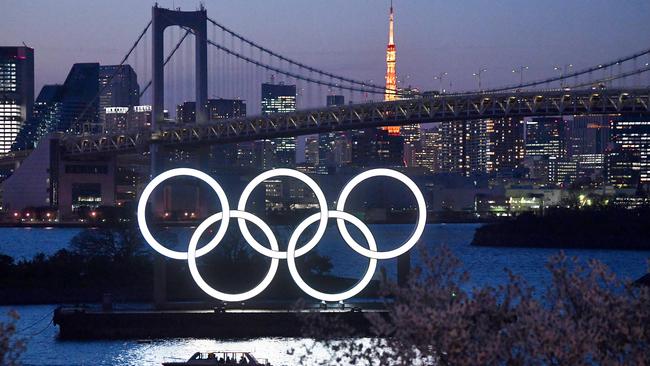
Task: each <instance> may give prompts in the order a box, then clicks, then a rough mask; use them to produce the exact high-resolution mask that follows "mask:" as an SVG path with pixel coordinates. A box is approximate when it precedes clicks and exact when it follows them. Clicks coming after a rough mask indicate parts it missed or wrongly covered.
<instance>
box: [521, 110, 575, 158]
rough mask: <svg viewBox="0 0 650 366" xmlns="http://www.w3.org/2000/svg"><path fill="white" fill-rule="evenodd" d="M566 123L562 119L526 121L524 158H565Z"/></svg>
mask: <svg viewBox="0 0 650 366" xmlns="http://www.w3.org/2000/svg"><path fill="white" fill-rule="evenodd" d="M566 142H567V139H566V123H565V121H564V119H562V117H536V118H534V119H531V120H528V121H526V156H527V157H529V156H543V157H555V158H557V159H565V158H566V157H567V144H566Z"/></svg>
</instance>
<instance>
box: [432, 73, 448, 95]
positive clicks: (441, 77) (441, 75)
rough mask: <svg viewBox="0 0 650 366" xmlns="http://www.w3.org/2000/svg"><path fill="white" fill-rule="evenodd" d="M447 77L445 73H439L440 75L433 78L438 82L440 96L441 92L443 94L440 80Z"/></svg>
mask: <svg viewBox="0 0 650 366" xmlns="http://www.w3.org/2000/svg"><path fill="white" fill-rule="evenodd" d="M447 75H449V74H447V73H446V72H441V73H440V74H438V75H436V76H434V77H433V80H438V82H440V94H442V92H443V88H442V79H444V78H445V76H447Z"/></svg>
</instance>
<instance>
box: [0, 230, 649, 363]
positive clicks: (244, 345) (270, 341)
mask: <svg viewBox="0 0 650 366" xmlns="http://www.w3.org/2000/svg"><path fill="white" fill-rule="evenodd" d="M478 226H479V225H476V224H430V225H427V227H426V229H425V233H424V235H423V239H422V241H421V243H420V244H418V247H420V248H422V247H423V248H425V249H426V250H427V251H430V250H434V249H435V248H437V247H440V246H441V245H446V246H448V247H449V248H450V249H451V251H452V252H453V253H454V254H455V255H456V256H458V257H459V258H460V260H461V261H462V262H463V264H464V268H465V269H466V270H467V271H468V272H469V273H470V276H471V281H470V286H480V285H485V284H490V285H498V284H500V283H503V282H504V281H505V280H506V279H507V274H506V273H505V271H504V269H505V268H509V269H510V270H512V271H513V272H514V273H516V274H519V275H521V276H522V277H523V278H525V279H526V280H527V281H528V282H529V283H530V284H531V285H533V286H535V287H536V288H542V287H543V286H544V285H545V284H546V283H547V282H548V280H549V274H548V272H547V271H546V269H545V267H544V265H545V263H546V262H547V261H548V258H549V256H551V255H553V254H555V253H557V252H558V250H556V249H542V248H484V247H473V246H470V245H469V243H470V242H471V239H472V237H473V234H474V231H475V230H476V228H477V227H478ZM370 229H371V231H372V232H373V235H374V236H375V238H376V240H377V243H378V246H379V249H381V250H386V249H389V248H394V247H396V246H397V245H398V244H400V243H401V242H403V241H404V240H405V239H406V238H407V237H408V236H409V235H410V233H411V230H412V226H410V225H370ZM80 230H81V229H60V228H55V229H46V228H38V229H37V228H31V229H30V228H0V253H2V254H6V255H9V256H12V257H14V258H15V259H18V260H19V259H29V258H31V257H33V256H34V255H36V254H37V253H41V252H42V253H44V254H46V255H47V254H53V253H54V252H56V251H57V250H59V249H62V248H65V247H67V246H68V243H69V241H70V239H71V238H72V237H73V236H74V235H76V234H77V233H78V232H79V231H80ZM175 230H177V232H178V237H179V240H178V241H179V242H180V243H184V242H186V240H187V238H188V237H189V235H190V234H191V230H183V229H175ZM281 230H282V229H280V231H281ZM284 236H286V235H284ZM279 238H280V236H279ZM178 245H179V246H180V245H182V244H178ZM317 250H318V251H319V253H321V254H323V255H327V256H329V257H330V258H331V260H332V264H333V265H334V268H333V271H332V272H333V273H334V274H337V275H341V276H347V277H353V278H360V277H361V276H362V275H363V273H364V272H365V269H366V266H367V261H368V260H367V259H366V258H364V257H362V256H360V255H357V254H356V253H355V252H353V251H352V250H351V249H350V248H348V247H347V246H346V245H345V244H343V243H341V242H340V239H339V236H338V234H337V233H336V230H328V232H327V234H326V235H325V237H324V238H323V239H322V240H321V243H320V244H319V246H318V249H317ZM565 252H566V254H568V255H570V256H576V257H578V258H579V259H580V260H583V261H587V260H590V259H597V260H600V261H602V262H603V263H605V264H606V265H608V266H609V267H610V268H611V269H612V270H613V271H614V272H615V273H616V274H617V275H619V276H621V277H623V278H631V279H635V278H638V277H640V276H642V275H643V274H645V273H646V272H647V261H648V258H650V252H643V251H624V250H592V249H568V250H565ZM419 262H420V260H419V254H418V251H417V250H415V251H414V252H413V263H414V265H417V264H418V263H419ZM380 265H383V266H385V268H386V270H387V272H388V273H389V274H393V275H394V273H395V260H387V261H381V262H380ZM54 308H55V305H38V306H10V307H0V314H2V316H4V314H5V313H6V312H7V311H8V310H9V309H15V310H17V311H18V312H19V313H20V315H21V319H20V321H19V324H18V329H19V332H20V333H19V335H20V336H21V337H23V338H25V339H26V340H27V351H26V352H25V354H24V355H23V358H22V360H23V362H24V363H25V364H27V365H88V364H93V365H159V364H160V363H161V362H162V361H164V360H172V359H186V358H187V357H189V356H190V355H191V354H192V353H193V352H195V351H199V350H234V351H242V350H245V351H252V352H254V353H255V354H256V355H258V356H260V357H265V358H268V359H269V360H270V361H271V363H272V364H274V365H285V364H295V363H296V361H297V357H298V356H297V355H296V354H293V355H291V354H288V353H287V352H288V351H290V350H291V349H300V348H301V347H302V346H303V344H304V343H305V342H307V343H309V341H308V340H302V339H283V338H263V339H251V340H237V341H217V340H210V339H165V340H155V341H152V342H150V343H139V342H137V341H83V342H77V341H74V342H73V341H60V340H57V338H56V334H57V329H56V327H54V326H53V325H51V324H49V322H50V320H51V313H52V311H53V309H54ZM28 327H29V328H28Z"/></svg>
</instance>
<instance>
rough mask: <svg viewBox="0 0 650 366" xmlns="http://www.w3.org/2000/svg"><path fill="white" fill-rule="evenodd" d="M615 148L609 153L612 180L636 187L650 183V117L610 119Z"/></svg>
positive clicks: (618, 184)
mask: <svg viewBox="0 0 650 366" xmlns="http://www.w3.org/2000/svg"><path fill="white" fill-rule="evenodd" d="M611 126H612V127H611V141H612V144H613V148H612V149H611V151H609V152H608V154H607V175H608V181H609V183H610V184H612V185H614V186H617V187H620V188H637V186H638V185H639V184H641V185H646V186H647V185H648V184H650V119H648V118H645V117H627V116H621V117H619V118H615V119H612V121H611Z"/></svg>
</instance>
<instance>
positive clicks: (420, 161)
mask: <svg viewBox="0 0 650 366" xmlns="http://www.w3.org/2000/svg"><path fill="white" fill-rule="evenodd" d="M440 140H441V136H440V130H439V129H438V128H435V127H434V128H429V129H422V130H421V131H420V141H419V143H417V144H416V146H417V148H416V150H415V154H414V155H415V156H414V161H413V166H418V167H423V168H426V169H427V170H429V171H430V172H431V173H438V172H440V162H439V157H440Z"/></svg>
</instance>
